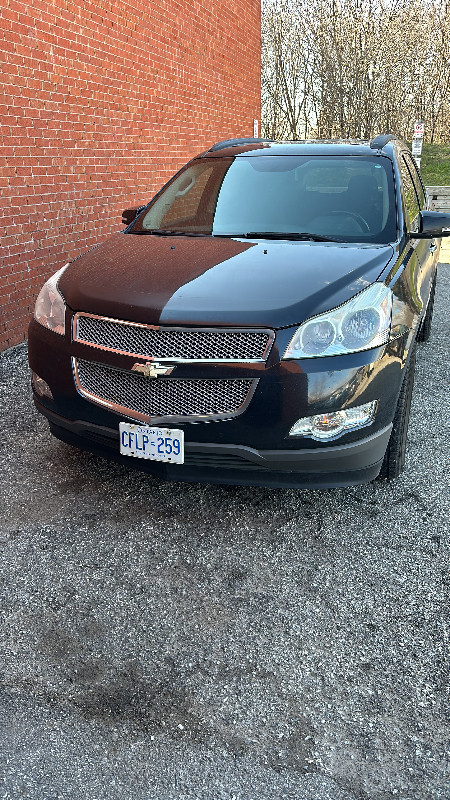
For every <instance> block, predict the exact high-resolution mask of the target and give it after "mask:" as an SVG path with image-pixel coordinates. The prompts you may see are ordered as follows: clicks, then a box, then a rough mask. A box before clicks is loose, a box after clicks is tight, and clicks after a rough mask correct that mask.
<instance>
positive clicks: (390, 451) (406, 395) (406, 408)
mask: <svg viewBox="0 0 450 800" xmlns="http://www.w3.org/2000/svg"><path fill="white" fill-rule="evenodd" d="M415 365H416V344H415V343H414V344H413V345H412V352H411V355H410V358H409V362H408V366H407V367H406V372H405V375H404V378H403V383H402V386H401V389H400V395H399V398H398V402H397V408H396V409H395V414H394V422H393V426H392V431H391V436H390V439H389V443H388V446H387V449H386V453H385V456H384V461H383V463H382V465H381V470H380V474H379V476H378V477H379V478H386V480H388V481H392V480H394V479H395V478H398V476H399V475H400V473H401V472H402V470H403V467H404V465H405V455H406V440H407V434H408V423H409V412H410V410H411V398H412V392H413V386H414V369H415Z"/></svg>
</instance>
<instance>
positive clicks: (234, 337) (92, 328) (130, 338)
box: [73, 313, 274, 361]
mask: <svg viewBox="0 0 450 800" xmlns="http://www.w3.org/2000/svg"><path fill="white" fill-rule="evenodd" d="M73 336H74V339H75V340H76V341H79V342H83V343H85V344H89V345H92V346H94V347H100V348H102V349H103V350H113V351H114V352H120V353H125V354H127V355H132V356H138V357H139V356H141V357H144V358H154V359H157V360H158V361H165V360H169V361H265V360H266V358H267V356H268V354H269V351H270V348H271V345H272V342H273V339H274V333H273V331H270V330H256V329H253V330H240V329H238V328H236V329H228V328H227V329H219V328H196V329H191V328H160V327H152V326H150V325H140V324H137V323H131V322H121V321H120V320H113V319H107V318H106V317H96V316H92V315H89V314H81V313H80V314H76V316H75V319H74V334H73Z"/></svg>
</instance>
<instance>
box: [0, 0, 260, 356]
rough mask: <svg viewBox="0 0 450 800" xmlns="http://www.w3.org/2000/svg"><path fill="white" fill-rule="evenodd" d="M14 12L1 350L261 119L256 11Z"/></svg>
mask: <svg viewBox="0 0 450 800" xmlns="http://www.w3.org/2000/svg"><path fill="white" fill-rule="evenodd" d="M3 5H5V4H3ZM6 6H7V8H5V9H4V10H3V9H2V15H1V17H0V35H3V42H2V52H3V58H2V83H3V89H4V92H5V95H4V99H2V100H1V103H2V105H0V124H1V134H0V146H1V154H2V159H3V160H2V161H1V163H0V169H1V175H0V187H1V193H0V213H3V217H4V225H5V223H6V230H5V235H4V239H3V247H2V253H1V255H2V260H1V263H0V298H1V299H0V302H1V304H2V309H1V315H0V319H1V322H0V349H1V348H2V347H8V346H11V345H13V344H16V343H18V342H20V341H22V340H23V338H24V336H25V335H26V328H27V325H28V320H29V312H30V308H31V306H32V304H33V302H34V298H35V297H36V295H37V293H38V291H39V288H40V286H41V285H42V283H43V282H44V280H45V279H46V278H47V277H48V276H49V275H50V274H51V273H52V272H54V271H55V270H56V269H58V268H59V267H60V266H62V264H63V263H64V262H65V261H66V260H69V259H72V258H75V257H76V256H77V255H79V254H80V253H82V252H83V251H84V250H86V249H87V248H88V247H91V246H92V245H94V244H96V243H97V242H99V241H102V240H104V238H105V237H106V236H108V235H110V234H111V233H113V232H114V231H117V230H120V229H121V226H120V215H121V211H122V209H123V208H125V207H127V206H130V205H134V204H140V203H142V202H144V201H146V200H148V199H149V198H150V197H151V196H152V195H153V194H154V192H155V191H156V190H157V189H158V188H160V186H161V185H162V184H163V183H164V182H165V180H167V178H168V177H170V175H171V174H172V173H173V172H174V171H175V170H176V169H178V168H179V167H180V166H181V164H183V163H184V162H185V161H187V160H188V159H189V158H190V157H191V156H193V155H194V154H195V153H196V152H200V151H201V150H202V149H205V148H206V146H208V145H209V144H211V143H212V142H213V141H217V140H219V139H224V138H227V137H229V136H230V137H234V136H246V135H248V136H251V135H252V134H253V119H254V118H257V119H259V116H260V100H259V97H260V78H259V74H260V2H259V0H229V2H227V3H226V2H225V1H224V0H219V2H218V3H216V4H214V6H211V5H207V4H200V3H199V2H197V0H194V1H193V0H180V2H177V3H175V4H174V3H173V2H169V1H168V0H158V2H156V0H152V2H151V3H150V4H149V3H148V0H136V2H135V3H134V4H133V5H132V6H130V5H128V6H127V9H126V14H125V15H124V13H123V4H119V2H118V0H96V2H94V0H86V1H85V2H83V3H78V4H74V3H72V2H68V0H51V2H49V0H33V2H32V3H31V4H30V3H26V2H25V0H7V2H6ZM149 6H150V8H149ZM5 159H6V161H5ZM13 286H14V292H13V291H12V287H13ZM2 287H3V288H2Z"/></svg>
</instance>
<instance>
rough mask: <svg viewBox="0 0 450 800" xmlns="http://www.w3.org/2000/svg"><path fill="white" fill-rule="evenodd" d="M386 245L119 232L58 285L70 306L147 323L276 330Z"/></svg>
mask: <svg viewBox="0 0 450 800" xmlns="http://www.w3.org/2000/svg"><path fill="white" fill-rule="evenodd" d="M393 254H394V251H393V248H392V247H391V246H390V245H361V244H338V243H334V242H330V243H328V242H327V243H319V242H286V241H283V242H281V241H266V240H258V241H242V240H239V239H225V238H223V239H221V238H214V237H181V236H174V237H158V236H148V235H147V236H145V235H144V236H142V235H141V236H139V235H133V234H123V233H118V234H115V235H114V236H112V237H111V238H110V239H108V240H107V241H106V242H104V243H103V244H101V245H99V246H98V247H96V248H94V249H93V250H90V251H89V252H88V253H86V254H85V255H83V256H80V257H79V258H78V259H76V260H75V261H74V262H72V264H71V265H70V267H69V268H68V269H67V270H66V271H65V272H64V273H63V275H62V277H61V279H60V282H59V288H60V290H61V292H62V294H63V296H64V298H65V300H66V302H67V303H68V305H69V306H70V307H71V308H72V310H74V311H86V312H89V313H92V314H99V315H101V316H107V317H114V318H116V319H124V320H129V321H131V322H142V323H146V324H148V325H169V324H170V325H196V326H198V325H239V326H248V325H251V326H263V327H265V326H268V327H272V328H282V327H286V326H289V325H296V324H298V323H300V322H302V321H303V320H305V319H307V318H308V317H310V316H313V315H314V314H319V313H321V312H323V311H326V310H328V309H330V308H334V307H336V306H338V305H341V304H342V303H344V302H345V301H346V300H348V299H349V298H350V297H352V296H353V295H354V294H356V293H357V292H360V291H361V290H362V289H364V288H365V287H366V286H368V285H369V284H371V283H373V282H374V281H376V280H377V278H378V277H379V275H380V274H381V272H382V271H383V269H384V268H385V267H386V265H387V263H388V262H389V260H390V259H391V258H392V257H393Z"/></svg>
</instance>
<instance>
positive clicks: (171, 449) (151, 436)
mask: <svg viewBox="0 0 450 800" xmlns="http://www.w3.org/2000/svg"><path fill="white" fill-rule="evenodd" d="M119 432H120V452H121V454H122V455H123V456H134V458H149V459H151V460H152V461H168V462H169V463H170V464H184V431H179V430H176V429H175V428H150V427H147V425H132V424H131V423H129V422H120V423H119Z"/></svg>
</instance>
